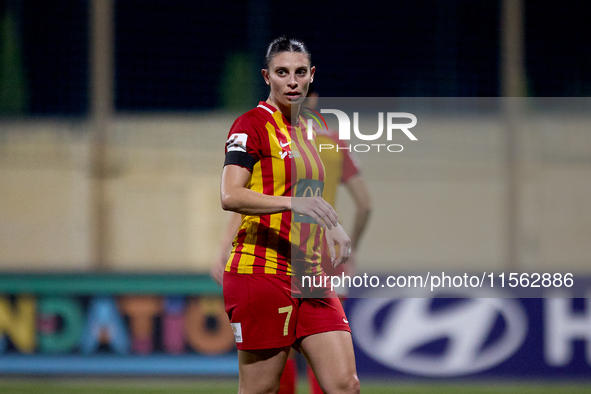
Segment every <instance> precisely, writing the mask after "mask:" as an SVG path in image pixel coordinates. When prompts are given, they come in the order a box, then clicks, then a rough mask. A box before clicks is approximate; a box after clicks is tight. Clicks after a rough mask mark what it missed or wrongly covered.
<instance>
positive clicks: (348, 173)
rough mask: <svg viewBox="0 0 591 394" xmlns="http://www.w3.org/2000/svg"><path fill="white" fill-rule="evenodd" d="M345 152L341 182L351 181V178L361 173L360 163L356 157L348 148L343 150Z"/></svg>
mask: <svg viewBox="0 0 591 394" xmlns="http://www.w3.org/2000/svg"><path fill="white" fill-rule="evenodd" d="M341 152H343V174H342V176H341V183H347V182H349V179H351V178H352V177H354V176H355V175H357V174H358V173H359V165H358V164H357V163H356V160H355V158H353V157H352V156H351V153H349V152H348V151H346V150H342V151H341Z"/></svg>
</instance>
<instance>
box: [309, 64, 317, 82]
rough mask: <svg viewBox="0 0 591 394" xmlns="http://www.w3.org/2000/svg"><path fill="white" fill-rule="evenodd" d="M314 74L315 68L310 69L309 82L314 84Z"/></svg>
mask: <svg viewBox="0 0 591 394" xmlns="http://www.w3.org/2000/svg"><path fill="white" fill-rule="evenodd" d="M315 72H316V66H312V67H310V82H314V73H315Z"/></svg>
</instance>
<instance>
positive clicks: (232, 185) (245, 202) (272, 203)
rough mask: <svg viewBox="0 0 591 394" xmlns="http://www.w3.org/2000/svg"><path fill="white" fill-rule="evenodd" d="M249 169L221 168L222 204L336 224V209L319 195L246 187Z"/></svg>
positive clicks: (235, 209) (244, 210)
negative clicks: (275, 192) (266, 191)
mask: <svg viewBox="0 0 591 394" xmlns="http://www.w3.org/2000/svg"><path fill="white" fill-rule="evenodd" d="M249 179H250V171H248V170H247V169H246V168H243V167H240V166H236V165H227V166H225V167H224V171H223V172H222V185H221V193H220V194H221V201H222V208H223V209H224V210H226V211H233V212H237V213H241V214H243V215H269V214H274V213H280V212H285V211H290V210H291V211H293V212H294V213H297V214H301V215H307V216H310V217H312V218H313V219H314V220H316V221H317V222H318V223H320V224H322V225H325V226H326V227H327V228H329V229H330V228H333V226H336V225H337V224H338V220H339V217H338V215H337V213H336V212H335V210H334V209H333V208H332V207H331V206H330V204H329V203H327V202H326V201H325V200H324V199H322V198H321V197H287V196H269V195H266V194H262V193H258V192H256V191H254V190H250V189H248V188H247V187H246V185H247V183H248V180H249Z"/></svg>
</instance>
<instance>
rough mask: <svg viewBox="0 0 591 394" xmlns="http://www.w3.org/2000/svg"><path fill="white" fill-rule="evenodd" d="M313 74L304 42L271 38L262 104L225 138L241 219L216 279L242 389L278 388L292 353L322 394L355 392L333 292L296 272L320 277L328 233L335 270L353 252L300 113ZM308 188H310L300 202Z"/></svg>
mask: <svg viewBox="0 0 591 394" xmlns="http://www.w3.org/2000/svg"><path fill="white" fill-rule="evenodd" d="M314 72H315V68H314V67H312V65H311V55H310V53H309V51H308V49H307V48H306V46H305V45H304V44H303V43H302V42H301V41H298V40H293V39H288V38H286V37H280V38H278V39H276V40H275V41H273V42H272V43H271V44H270V45H269V48H268V50H267V54H266V57H265V68H264V69H263V70H262V74H263V78H264V80H265V82H266V83H267V85H269V86H270V93H269V98H268V99H267V100H266V101H265V102H260V103H259V105H258V106H257V108H255V109H253V110H251V111H249V112H247V113H246V114H244V115H242V116H241V117H239V118H238V119H237V120H236V121H235V122H234V124H233V125H232V128H231V129H230V132H229V134H228V139H227V142H226V160H225V163H224V170H223V172H222V182H221V193H220V194H221V202H222V207H223V208H224V209H225V210H229V211H233V212H236V213H239V214H241V215H242V216H241V218H240V226H239V229H238V233H237V235H236V237H235V239H234V242H233V249H232V252H231V254H230V258H229V259H228V262H227V264H226V265H225V269H224V273H223V278H222V280H223V289H224V302H225V305H226V312H227V313H228V317H229V318H230V322H231V324H232V328H233V331H234V335H235V339H236V345H237V347H238V363H239V392H240V393H259V392H261V393H262V392H264V393H267V392H269V393H270V392H278V391H279V389H280V377H281V375H282V373H283V371H284V367H285V364H286V361H287V357H288V354H289V351H290V349H291V348H292V347H294V348H296V349H297V350H299V351H301V352H302V354H303V355H304V356H305V357H306V360H307V361H308V363H309V364H310V365H311V366H312V368H313V370H314V372H315V374H316V376H317V378H318V381H319V383H320V385H321V386H322V387H323V389H324V390H325V391H326V392H330V393H358V392H359V390H360V388H359V380H358V378H357V371H356V367H355V356H354V351H353V343H352V339H351V332H350V328H349V324H348V321H347V318H346V316H345V313H344V310H343V307H342V305H341V304H340V302H339V300H338V299H337V296H336V293H335V292H334V291H333V290H332V289H330V287H311V288H309V289H306V288H304V287H302V286H301V284H300V283H298V282H299V281H298V279H299V278H298V276H296V275H295V273H298V272H302V273H306V274H310V273H311V274H313V275H322V269H321V268H320V260H321V253H320V249H321V247H320V246H321V244H322V243H321V240H322V239H324V238H325V237H326V242H327V245H328V247H329V249H330V256H331V262H332V264H334V265H335V266H338V265H339V264H341V263H344V262H346V260H347V259H348V257H349V255H350V253H351V240H350V238H349V236H348V235H347V234H346V233H345V231H344V229H343V228H342V226H341V225H340V224H339V223H338V216H337V214H336V212H335V211H334V209H333V208H332V206H331V205H330V204H328V203H327V202H326V201H325V200H324V199H323V198H322V197H321V195H322V190H323V187H324V186H323V181H324V175H325V169H324V165H323V164H322V161H321V160H320V157H319V155H318V151H317V149H316V145H315V142H314V141H310V140H309V139H308V138H307V135H308V130H306V126H307V124H306V122H304V119H303V118H302V117H301V116H300V107H301V104H302V102H303V101H304V99H305V97H306V94H307V91H308V87H309V84H310V83H311V82H312V80H313V77H314ZM310 187H314V190H316V191H315V192H314V196H310V197H307V196H306V191H307V190H308V188H310ZM300 192H301V193H300ZM294 214H295V216H293V215H294ZM233 220H235V219H233ZM230 225H231V226H232V225H234V223H231V224H230ZM229 237H231V236H229ZM229 237H228V238H229ZM335 246H338V248H335ZM215 275H216V271H215V270H214V277H215ZM304 294H306V295H307V296H308V297H310V298H302V297H301V296H302V295H304Z"/></svg>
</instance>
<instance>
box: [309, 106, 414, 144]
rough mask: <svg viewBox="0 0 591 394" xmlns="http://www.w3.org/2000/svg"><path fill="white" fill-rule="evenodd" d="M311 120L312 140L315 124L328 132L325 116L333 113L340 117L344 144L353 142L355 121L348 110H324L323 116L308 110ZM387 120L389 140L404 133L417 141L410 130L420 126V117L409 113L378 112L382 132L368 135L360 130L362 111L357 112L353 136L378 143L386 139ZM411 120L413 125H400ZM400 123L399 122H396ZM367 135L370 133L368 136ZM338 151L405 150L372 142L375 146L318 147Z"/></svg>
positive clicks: (341, 136)
mask: <svg viewBox="0 0 591 394" xmlns="http://www.w3.org/2000/svg"><path fill="white" fill-rule="evenodd" d="M304 113H305V114H306V115H307V116H309V118H308V127H307V130H308V139H313V138H314V134H313V127H314V121H315V122H316V123H317V124H318V127H319V128H320V130H328V125H327V122H326V120H325V119H324V117H323V116H322V115H321V114H333V115H335V116H336V117H337V121H338V125H339V126H338V129H339V130H338V136H339V140H340V141H350V140H351V120H350V118H349V115H347V114H346V113H345V112H344V111H341V110H339V109H321V110H320V113H318V112H317V111H315V110H313V109H311V108H305V112H304ZM384 119H386V121H385V123H386V127H385V129H386V141H392V136H393V134H394V132H395V131H401V132H403V133H404V135H406V137H408V139H409V140H411V141H417V140H418V139H417V137H415V135H414V134H413V133H412V132H411V131H410V129H411V128H413V127H414V126H416V124H417V117H416V116H415V115H413V114H411V113H409V112H387V113H386V115H384V112H378V130H377V131H376V132H373V133H367V131H366V130H364V132H362V131H361V130H360V127H359V112H353V133H354V135H355V137H357V138H358V139H360V140H362V141H378V140H379V139H382V140H383V138H382V135H383V134H384ZM402 119H407V120H409V121H410V122H407V123H399V122H400V120H402ZM395 122H396V123H395ZM366 133H367V134H366ZM330 149H336V150H337V152H338V151H339V150H348V151H350V152H351V151H354V152H360V153H363V152H369V151H377V152H380V151H381V150H385V151H388V152H402V150H403V149H404V147H403V146H402V145H400V144H386V143H372V144H351V145H348V146H344V145H339V144H320V145H319V146H318V150H319V151H322V150H330Z"/></svg>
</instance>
